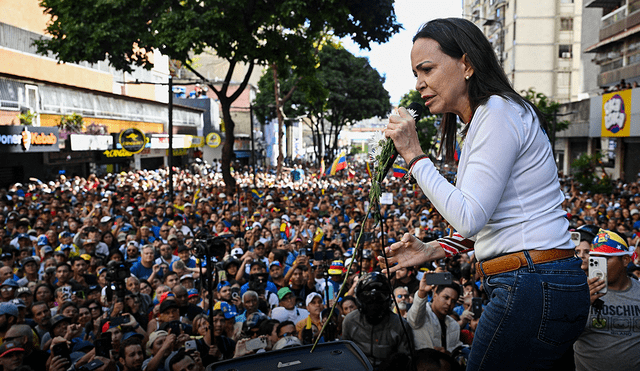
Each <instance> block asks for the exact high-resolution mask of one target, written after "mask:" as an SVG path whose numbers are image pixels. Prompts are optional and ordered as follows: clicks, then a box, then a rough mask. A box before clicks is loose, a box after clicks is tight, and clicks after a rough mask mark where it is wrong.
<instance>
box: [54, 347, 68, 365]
mask: <svg viewBox="0 0 640 371" xmlns="http://www.w3.org/2000/svg"><path fill="white" fill-rule="evenodd" d="M51 352H52V353H53V355H54V356H60V357H62V358H65V359H66V360H67V361H68V362H69V363H71V351H70V350H69V347H68V346H67V343H58V344H56V345H54V346H53V348H51Z"/></svg>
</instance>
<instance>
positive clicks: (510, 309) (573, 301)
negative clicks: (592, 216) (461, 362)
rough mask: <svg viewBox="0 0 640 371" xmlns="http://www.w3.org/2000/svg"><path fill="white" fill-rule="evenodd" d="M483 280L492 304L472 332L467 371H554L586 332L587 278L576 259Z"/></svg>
mask: <svg viewBox="0 0 640 371" xmlns="http://www.w3.org/2000/svg"><path fill="white" fill-rule="evenodd" d="M525 255H526V257H527V261H528V263H529V264H528V266H527V267H522V268H520V269H518V270H515V271H511V272H506V273H500V274H496V275H493V276H489V277H485V278H484V279H483V286H484V289H485V291H486V292H487V295H488V297H489V299H490V302H489V305H487V306H486V308H485V309H484V312H483V313H482V316H481V317H480V321H479V323H478V327H477V329H476V333H475V337H474V339H473V345H472V347H471V355H470V356H469V361H468V364H467V370H544V369H550V368H552V367H553V364H554V362H555V361H556V360H558V359H559V358H560V357H561V356H562V355H563V354H564V352H565V351H567V350H568V349H569V347H571V346H572V345H573V343H574V341H575V340H576V339H577V338H578V336H579V335H580V334H581V333H582V331H583V330H584V326H585V324H586V321H587V317H588V314H589V305H590V301H589V286H588V285H587V276H586V274H585V273H584V271H582V269H580V264H581V260H580V259H578V258H575V257H571V258H567V259H562V260H556V261H552V262H548V263H543V264H537V265H533V264H532V262H531V258H530V257H529V253H528V252H525Z"/></svg>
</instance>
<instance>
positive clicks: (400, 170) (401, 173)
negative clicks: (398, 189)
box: [393, 164, 409, 178]
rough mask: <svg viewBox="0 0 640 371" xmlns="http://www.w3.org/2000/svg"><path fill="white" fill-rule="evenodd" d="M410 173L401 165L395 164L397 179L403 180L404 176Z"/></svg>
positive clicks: (394, 172) (394, 173) (394, 171)
mask: <svg viewBox="0 0 640 371" xmlns="http://www.w3.org/2000/svg"><path fill="white" fill-rule="evenodd" d="M408 171H409V170H407V169H405V168H403V167H402V166H400V165H396V164H393V176H394V177H396V178H402V177H403V176H405V175H407V172H408Z"/></svg>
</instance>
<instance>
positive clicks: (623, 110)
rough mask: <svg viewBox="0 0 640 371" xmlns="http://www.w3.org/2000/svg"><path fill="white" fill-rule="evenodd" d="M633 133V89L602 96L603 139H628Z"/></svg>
mask: <svg viewBox="0 0 640 371" xmlns="http://www.w3.org/2000/svg"><path fill="white" fill-rule="evenodd" d="M630 133H631V89H627V90H621V91H617V92H613V93H609V94H602V127H601V133H600V135H601V136H602V137H628V136H629V135H630Z"/></svg>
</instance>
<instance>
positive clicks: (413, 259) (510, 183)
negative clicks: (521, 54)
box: [380, 18, 589, 370]
mask: <svg viewBox="0 0 640 371" xmlns="http://www.w3.org/2000/svg"><path fill="white" fill-rule="evenodd" d="M411 68H412V70H413V73H414V75H415V76H416V79H417V81H416V90H418V92H419V93H420V95H421V97H422V99H424V101H425V103H424V104H425V106H426V107H428V108H429V110H430V111H431V113H434V114H443V120H442V128H443V130H442V143H443V146H444V148H445V154H446V156H447V158H448V159H452V157H453V151H454V141H455V136H456V131H457V127H456V116H457V117H458V118H459V119H460V120H461V121H462V122H463V123H464V124H466V126H465V127H464V129H463V135H464V143H463V144H464V146H463V148H462V153H461V157H460V163H459V166H458V179H457V181H456V184H455V186H453V185H452V184H450V183H449V182H448V181H447V180H446V179H445V178H444V177H442V176H441V175H440V174H439V173H438V171H437V169H436V168H435V167H434V165H433V163H432V162H431V161H430V160H429V158H428V157H427V156H426V155H425V154H424V153H422V149H421V148H420V143H419V141H418V137H417V133H416V130H415V122H414V121H413V119H412V118H411V115H409V114H408V113H407V112H406V110H404V109H400V113H399V115H394V116H391V117H390V119H389V125H388V126H387V129H386V131H385V135H386V136H387V137H390V138H391V139H393V142H394V144H395V146H396V149H397V150H398V152H399V153H400V155H401V156H402V157H403V158H404V159H405V161H407V163H408V164H409V167H410V173H411V174H412V176H413V177H414V178H415V179H416V180H417V182H418V184H419V185H420V188H421V189H422V191H423V192H424V194H425V195H426V196H427V197H428V198H429V200H430V201H431V202H432V204H433V205H434V206H435V208H436V209H437V210H438V211H439V212H440V214H442V216H443V217H445V218H446V219H447V221H448V222H449V223H450V224H451V225H452V226H453V227H454V228H455V230H456V231H457V234H455V235H454V236H453V237H450V238H445V239H442V240H439V241H432V242H429V243H426V244H425V243H422V242H420V241H419V240H418V239H416V238H415V237H413V236H411V235H409V234H405V235H404V236H403V238H402V240H401V241H400V242H397V243H395V244H393V245H391V246H390V247H388V248H387V251H388V255H389V264H390V266H391V268H390V269H389V271H390V272H394V271H395V270H397V269H399V268H401V267H408V266H414V265H420V264H422V263H424V262H426V261H431V260H435V259H441V258H443V257H445V256H450V255H453V254H456V253H459V252H462V251H465V250H467V249H470V248H473V249H474V253H475V256H476V258H477V260H478V262H479V263H478V264H477V266H476V270H477V272H478V273H479V275H480V276H481V277H482V280H483V281H482V283H483V285H484V288H485V290H486V292H487V294H488V296H489V298H490V303H489V305H488V306H487V307H486V308H485V310H484V313H483V314H482V317H481V318H480V322H479V325H478V328H477V330H476V334H475V338H474V341H473V345H472V349H471V355H470V357H469V360H468V368H467V369H468V370H521V369H548V368H552V367H553V364H554V362H555V361H556V360H557V359H559V358H560V357H561V356H562V354H563V353H564V352H565V351H566V350H567V349H569V347H571V346H572V344H573V342H574V341H575V340H576V338H577V337H578V335H580V333H581V332H582V330H583V329H584V325H585V321H586V319H587V314H588V309H589V287H588V285H587V277H586V275H585V274H584V272H583V271H582V270H581V269H580V263H581V261H580V259H578V258H576V257H574V246H573V244H572V242H571V240H570V234H569V232H568V226H569V222H568V221H567V219H566V218H565V216H564V215H565V213H564V212H563V211H562V209H561V207H560V205H561V203H562V201H563V200H564V197H563V194H562V192H561V191H560V184H559V182H558V178H557V169H556V165H555V162H554V159H553V153H552V150H551V144H550V142H549V138H548V137H547V134H546V121H545V119H544V117H543V115H542V114H541V113H540V112H539V111H538V109H537V108H536V107H535V106H534V105H532V104H531V103H530V102H529V101H527V100H525V99H524V98H522V97H521V96H520V95H519V94H518V93H516V91H515V90H513V88H512V87H511V85H510V84H509V81H508V80H507V77H506V75H505V73H504V71H503V70H502V67H501V66H500V65H499V64H498V61H497V58H496V56H495V53H494V52H493V49H492V47H491V45H490V43H489V41H488V40H487V39H486V38H485V36H484V35H483V34H482V32H481V31H480V30H479V29H478V27H476V26H475V25H474V24H473V23H471V22H469V21H467V20H464V19H458V18H451V19H436V20H433V21H431V22H429V23H427V24H425V25H424V26H422V28H421V29H420V31H418V33H417V34H416V35H415V36H414V38H413V48H412V49H411ZM380 262H381V263H382V264H383V266H384V260H382V259H381V261H380ZM394 264H395V265H394Z"/></svg>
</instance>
